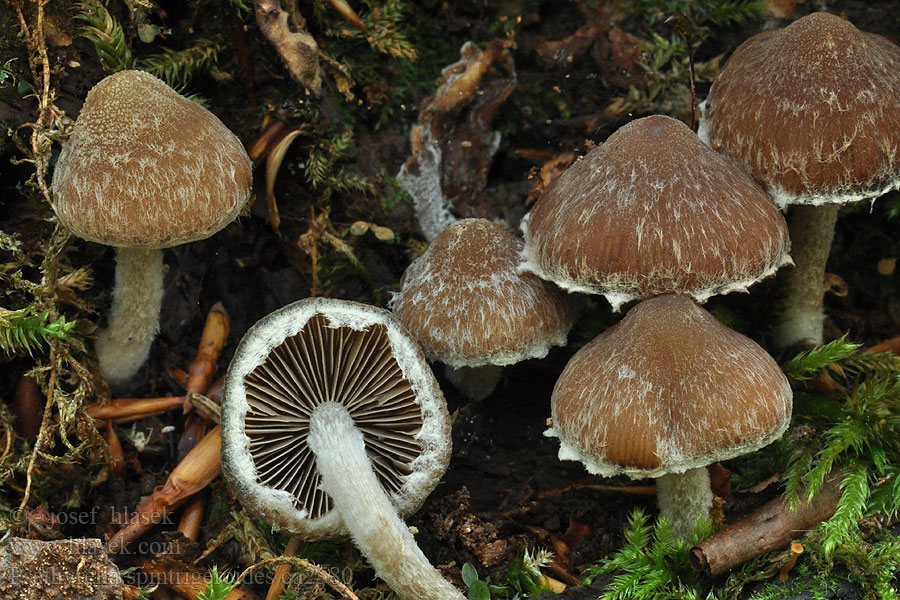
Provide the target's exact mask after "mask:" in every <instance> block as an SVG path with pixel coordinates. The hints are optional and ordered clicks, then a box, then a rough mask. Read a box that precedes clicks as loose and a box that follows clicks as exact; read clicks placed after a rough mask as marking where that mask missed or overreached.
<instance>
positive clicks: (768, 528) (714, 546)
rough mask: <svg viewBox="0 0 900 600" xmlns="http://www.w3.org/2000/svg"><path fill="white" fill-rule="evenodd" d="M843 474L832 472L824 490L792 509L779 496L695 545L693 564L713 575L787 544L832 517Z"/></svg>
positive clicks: (692, 552)
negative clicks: (794, 509)
mask: <svg viewBox="0 0 900 600" xmlns="http://www.w3.org/2000/svg"><path fill="white" fill-rule="evenodd" d="M840 482H841V476H840V474H838V473H832V474H831V475H829V477H828V478H827V479H826V481H825V484H824V485H823V486H822V490H821V491H820V492H819V493H818V494H817V495H816V496H815V497H814V498H813V499H812V500H810V501H809V502H807V503H805V504H801V505H800V506H799V507H798V508H797V510H796V511H791V510H790V508H789V507H788V506H787V503H786V501H785V500H784V499H783V498H781V497H779V498H776V499H775V500H772V501H771V502H768V503H766V504H764V505H763V506H761V507H760V508H758V509H757V510H755V511H754V512H752V513H750V514H749V515H747V516H746V517H744V518H743V519H741V520H740V521H738V522H736V523H733V524H732V525H729V526H728V527H726V528H725V529H722V530H720V531H718V532H716V533H714V534H713V535H712V536H710V537H708V538H707V539H706V540H704V541H702V542H700V543H699V544H697V545H696V546H694V547H693V548H691V555H690V560H691V566H692V567H693V568H694V569H695V570H697V571H708V572H709V573H711V574H713V575H718V574H720V573H725V572H726V571H729V570H731V569H733V568H734V567H736V566H738V565H741V564H743V563H745V562H747V561H748V560H751V559H753V558H756V557H757V556H760V555H762V554H765V553H766V552H770V551H772V550H777V549H778V548H784V547H787V545H788V544H790V543H791V540H794V539H796V538H799V537H801V536H802V535H803V534H804V533H805V532H806V531H808V530H810V529H812V528H814V527H815V526H816V525H818V524H819V523H821V522H822V521H824V520H826V519H828V518H829V517H831V515H833V514H834V511H835V509H836V508H837V503H838V500H840V498H841V493H842V490H841V487H840Z"/></svg>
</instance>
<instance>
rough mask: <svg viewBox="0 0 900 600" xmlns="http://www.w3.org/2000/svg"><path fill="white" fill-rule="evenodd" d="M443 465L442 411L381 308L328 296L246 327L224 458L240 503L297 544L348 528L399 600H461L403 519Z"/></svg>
mask: <svg viewBox="0 0 900 600" xmlns="http://www.w3.org/2000/svg"><path fill="white" fill-rule="evenodd" d="M449 459H450V418H449V415H448V413H447V407H446V404H445V402H444V397H443V395H442V394H441V391H440V388H439V387H438V385H437V382H436V381H435V379H434V375H433V374H432V372H431V369H430V368H429V367H428V364H427V363H426V362H425V357H424V356H422V353H421V351H420V350H419V348H418V346H417V345H416V343H415V342H414V341H413V340H412V338H410V336H409V334H408V333H406V331H405V330H404V329H403V328H402V327H401V326H400V325H399V324H398V323H397V321H396V320H395V319H394V317H393V315H391V313H389V312H388V311H385V310H382V309H379V308H375V307H371V306H366V305H363V304H358V303H355V302H349V301H345V300H331V299H327V298H310V299H307V300H301V301H299V302H295V303H294V304H291V305H289V306H286V307H285V308H283V309H281V310H278V311H276V312H274V313H272V314H271V315H269V316H267V317H264V318H263V319H262V320H260V321H259V322H258V323H257V324H256V325H254V326H253V327H252V328H251V329H250V330H249V331H248V332H247V333H246V335H245V336H244V338H243V339H242V340H241V343H240V344H239V345H238V348H237V350H236V351H235V355H234V359H233V360H232V362H231V366H230V367H229V369H228V374H227V376H226V382H225V398H224V401H223V405H222V461H223V463H222V466H223V469H224V472H225V475H226V477H227V479H228V481H229V483H230V484H231V486H232V489H233V490H234V492H235V494H236V495H237V497H238V499H239V500H240V501H241V503H242V504H243V505H244V507H245V508H247V509H248V510H250V511H252V512H253V513H255V514H256V515H258V516H260V517H262V518H264V519H266V520H268V521H269V522H271V523H272V525H273V526H275V527H276V528H278V529H280V530H282V531H285V532H287V533H290V534H292V535H299V536H301V537H302V538H304V539H308V540H323V539H332V538H336V537H341V536H344V535H347V534H349V535H350V536H351V537H352V539H353V541H354V543H355V544H356V545H357V546H358V547H359V549H360V550H361V551H362V553H363V554H364V555H365V556H366V558H368V560H369V561H370V562H371V563H372V565H373V566H374V567H375V572H376V573H377V574H378V576H379V577H381V578H382V579H384V580H385V581H386V582H387V583H388V585H389V586H390V587H391V589H392V590H393V591H394V592H396V593H397V594H398V596H399V597H400V598H402V599H404V600H462V599H463V598H464V597H463V595H462V594H461V593H460V592H459V591H457V590H456V588H454V587H453V586H452V585H451V584H450V583H449V582H447V581H446V580H444V579H443V578H442V577H441V575H440V573H439V572H438V571H437V570H436V569H435V568H434V567H432V566H431V564H430V563H429V562H428V559H427V558H425V556H424V555H423V554H422V552H421V550H419V547H418V546H417V545H416V542H415V540H414V539H413V536H412V534H411V533H410V531H409V529H408V528H407V527H406V525H405V524H404V523H403V521H402V520H401V519H402V518H404V517H406V516H408V515H410V514H412V513H413V512H414V511H415V510H416V509H418V508H419V506H420V505H421V504H422V502H424V500H425V498H426V496H427V495H428V494H429V493H430V492H431V490H432V489H433V488H434V486H435V485H437V483H438V481H439V479H440V477H441V476H442V475H443V473H444V471H445V470H446V468H447V463H448V461H449Z"/></svg>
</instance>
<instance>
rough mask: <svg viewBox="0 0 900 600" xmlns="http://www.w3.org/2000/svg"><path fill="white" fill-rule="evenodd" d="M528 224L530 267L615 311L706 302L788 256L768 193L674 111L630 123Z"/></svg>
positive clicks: (547, 196) (553, 187)
mask: <svg viewBox="0 0 900 600" xmlns="http://www.w3.org/2000/svg"><path fill="white" fill-rule="evenodd" d="M522 229H523V231H524V232H525V248H524V251H523V253H522V259H523V264H522V268H523V269H525V270H528V271H532V272H534V273H537V274H538V275H540V276H541V277H543V278H544V279H548V280H550V281H553V282H555V283H556V284H558V285H559V286H560V287H563V288H565V289H568V290H572V291H579V292H587V293H593V294H603V295H604V296H606V298H607V300H609V301H610V303H611V304H612V305H613V307H614V309H616V310H617V309H618V308H619V306H621V305H622V304H623V303H625V302H627V301H629V300H632V299H634V298H647V297H650V296H655V295H659V294H665V293H671V292H679V293H684V294H688V295H690V296H692V297H694V298H695V299H696V300H697V301H699V302H704V301H705V300H706V299H707V298H709V297H710V296H712V295H714V294H723V293H727V292H731V291H737V290H745V289H746V288H747V287H748V286H750V285H751V284H753V283H755V282H756V281H759V280H760V279H763V278H765V277H767V276H769V275H771V274H772V273H773V272H774V271H775V270H776V269H777V268H778V267H780V266H782V265H783V264H785V263H786V262H789V261H790V257H789V256H788V250H789V247H790V242H789V240H788V231H787V225H786V224H785V221H784V217H782V215H781V213H779V212H778V210H777V209H776V207H775V205H774V204H773V203H772V200H771V198H769V196H768V195H767V194H766V193H765V192H764V191H763V190H762V189H761V188H760V187H759V185H758V184H757V183H755V182H754V181H753V180H752V179H751V178H750V177H749V176H748V175H747V174H746V173H744V172H743V171H742V170H741V169H740V168H739V167H738V166H737V165H736V164H734V163H733V162H732V161H730V160H729V159H727V158H725V157H723V156H721V155H719V154H717V153H716V152H714V151H712V150H710V149H709V148H708V147H707V146H705V145H704V144H703V142H701V141H700V139H699V138H698V137H697V136H696V135H695V134H694V133H693V132H692V131H691V130H690V129H689V128H688V127H687V126H686V125H684V124H683V123H681V122H680V121H677V120H675V119H672V118H670V117H665V116H651V117H645V118H642V119H637V120H635V121H632V122H631V123H628V124H627V125H625V126H623V127H622V128H620V129H619V130H618V131H616V132H615V133H614V134H613V135H611V136H610V137H609V139H608V140H607V141H606V142H605V143H604V144H602V145H600V146H598V147H597V148H594V149H593V150H591V151H590V152H589V153H588V154H587V155H585V156H584V157H583V159H582V160H580V161H579V162H576V163H575V164H573V165H572V166H571V167H569V168H568V169H567V170H566V171H565V172H564V173H563V174H562V175H561V176H559V177H558V178H557V179H555V180H554V181H553V183H551V184H550V186H548V188H547V189H546V190H544V192H543V194H542V195H541V197H540V199H539V200H538V203H537V204H536V206H535V207H534V209H533V210H532V211H531V212H530V213H529V214H528V215H527V216H526V219H525V220H524V221H523V223H522Z"/></svg>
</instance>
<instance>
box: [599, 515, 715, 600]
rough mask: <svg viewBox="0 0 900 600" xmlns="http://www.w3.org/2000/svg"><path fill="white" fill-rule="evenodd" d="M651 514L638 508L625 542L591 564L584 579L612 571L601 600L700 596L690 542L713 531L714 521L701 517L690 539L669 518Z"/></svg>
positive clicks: (629, 521)
mask: <svg viewBox="0 0 900 600" xmlns="http://www.w3.org/2000/svg"><path fill="white" fill-rule="evenodd" d="M649 521H650V517H649V516H648V515H647V514H646V513H645V512H644V511H643V509H641V508H636V509H635V510H634V512H633V513H632V514H631V517H629V519H628V526H627V527H626V528H625V545H624V546H623V547H622V548H621V549H620V550H618V551H616V553H615V554H613V555H612V557H610V558H609V559H606V560H602V561H600V562H598V563H595V564H593V565H591V566H589V567H588V568H587V569H586V571H585V576H584V583H585V584H590V583H591V582H593V581H594V579H596V578H597V577H598V576H599V575H607V574H613V573H615V575H614V576H613V578H612V580H611V581H610V582H609V585H608V586H607V588H606V589H605V590H604V592H603V593H602V594H601V595H600V600H625V599H629V598H635V599H646V600H667V599H670V598H671V599H674V598H679V599H699V598H701V597H703V596H702V594H701V592H700V584H699V575H698V574H697V573H696V572H695V571H693V569H691V566H690V563H689V561H688V554H689V552H690V549H691V546H693V545H694V544H695V543H697V542H698V541H700V540H702V539H704V538H706V537H708V536H709V535H710V533H712V523H711V522H709V521H704V520H699V521H698V522H697V524H696V526H695V528H694V531H693V533H692V534H691V536H690V538H689V539H678V538H677V537H676V536H675V535H674V532H673V530H672V524H671V523H670V522H669V520H668V519H665V518H660V519H657V521H656V523H655V524H652V525H651V524H649Z"/></svg>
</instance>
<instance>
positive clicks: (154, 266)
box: [94, 248, 163, 386]
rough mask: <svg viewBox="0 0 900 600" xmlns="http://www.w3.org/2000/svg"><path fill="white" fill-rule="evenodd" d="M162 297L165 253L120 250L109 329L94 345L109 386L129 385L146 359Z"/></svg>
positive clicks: (105, 330) (133, 249) (129, 249)
mask: <svg viewBox="0 0 900 600" xmlns="http://www.w3.org/2000/svg"><path fill="white" fill-rule="evenodd" d="M162 298H163V251H162V250H157V249H153V250H148V249H144V248H118V249H117V252H116V284H115V289H113V302H112V310H111V311H110V315H109V326H108V327H107V328H106V329H104V330H103V331H101V332H100V333H99V334H98V335H97V341H96V343H95V344H94V347H95V349H96V351H97V359H98V360H99V361H100V371H101V372H102V373H103V376H104V377H105V378H106V380H107V381H108V382H109V384H110V385H112V386H117V385H122V384H124V383H126V382H127V381H128V380H129V379H131V377H133V376H134V374H135V373H137V371H138V369H140V368H141V366H142V365H143V364H144V362H145V361H146V360H147V356H148V355H149V354H150V346H151V344H152V343H153V339H154V338H155V337H156V333H157V332H158V331H159V310H160V307H161V306H162Z"/></svg>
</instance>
